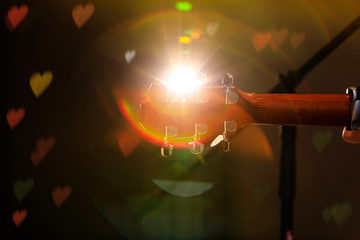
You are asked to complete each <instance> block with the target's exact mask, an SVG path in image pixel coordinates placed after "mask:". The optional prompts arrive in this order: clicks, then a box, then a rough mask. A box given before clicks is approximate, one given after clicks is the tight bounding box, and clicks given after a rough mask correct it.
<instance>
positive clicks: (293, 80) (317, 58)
mask: <svg viewBox="0 0 360 240" xmlns="http://www.w3.org/2000/svg"><path fill="white" fill-rule="evenodd" d="M359 27H360V16H358V17H357V18H356V19H355V20H354V21H353V22H352V23H350V24H349V25H348V26H347V27H346V28H345V29H344V30H343V31H341V32H340V33H339V34H338V35H337V36H335V38H333V39H332V40H331V41H330V42H329V43H328V44H327V45H325V46H324V47H323V48H322V49H320V50H319V51H318V52H317V53H316V54H315V55H314V56H312V57H311V58H310V59H309V60H308V61H307V62H306V63H305V64H304V65H302V66H301V67H300V68H299V69H298V70H297V71H289V72H288V73H287V74H286V75H284V74H281V73H280V74H279V76H278V78H279V81H280V82H279V83H278V84H277V85H276V86H275V87H274V88H272V89H271V90H270V91H269V92H270V93H295V88H296V87H297V86H298V85H299V84H300V83H301V81H302V80H303V78H304V77H305V76H306V74H307V73H309V72H310V71H311V70H312V69H313V68H314V67H315V66H316V65H318V64H319V63H320V62H321V61H322V60H323V59H324V58H325V57H327V56H328V55H329V54H330V53H331V52H333V51H334V50H335V49H336V48H337V47H338V46H339V45H340V44H342V43H343V42H344V41H345V40H346V39H347V38H348V37H349V36H351V35H352V34H353V33H354V32H355V31H356V30H357V29H358V28H359ZM281 140H282V146H281V148H282V149H281V156H280V179H279V196H280V198H281V227H280V228H281V232H280V236H281V237H280V239H281V240H292V239H293V238H292V236H293V203H294V198H295V174H296V169H295V142H296V127H295V126H282V131H281Z"/></svg>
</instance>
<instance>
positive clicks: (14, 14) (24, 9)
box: [5, 4, 29, 31]
mask: <svg viewBox="0 0 360 240" xmlns="http://www.w3.org/2000/svg"><path fill="white" fill-rule="evenodd" d="M28 11H29V8H28V6H27V5H26V4H22V5H21V6H20V7H17V6H11V7H10V8H9V11H8V12H7V14H6V15H5V24H6V26H7V27H8V29H9V30H10V31H13V30H15V29H16V28H17V27H18V26H19V25H20V23H21V22H22V21H23V20H24V18H25V17H26V15H27V14H28Z"/></svg>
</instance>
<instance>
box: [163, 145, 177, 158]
mask: <svg viewBox="0 0 360 240" xmlns="http://www.w3.org/2000/svg"><path fill="white" fill-rule="evenodd" d="M173 148H174V146H173V145H172V144H169V143H165V144H164V145H162V147H161V156H163V157H170V156H171V154H172V152H173Z"/></svg>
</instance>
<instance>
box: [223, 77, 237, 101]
mask: <svg viewBox="0 0 360 240" xmlns="http://www.w3.org/2000/svg"><path fill="white" fill-rule="evenodd" d="M221 82H222V84H223V85H224V86H225V104H234V103H236V102H237V101H238V100H239V96H238V94H237V93H236V92H233V91H230V87H231V86H232V85H233V84H234V77H233V75H232V74H231V73H226V74H225V75H224V76H223V78H222V80H221Z"/></svg>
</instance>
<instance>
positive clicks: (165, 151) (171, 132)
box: [161, 126, 178, 157]
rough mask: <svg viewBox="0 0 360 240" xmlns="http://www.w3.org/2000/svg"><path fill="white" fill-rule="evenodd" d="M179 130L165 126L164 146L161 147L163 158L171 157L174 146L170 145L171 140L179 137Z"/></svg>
mask: <svg viewBox="0 0 360 240" xmlns="http://www.w3.org/2000/svg"><path fill="white" fill-rule="evenodd" d="M177 132H178V128H177V127H176V126H165V136H164V144H163V145H162V147H161V156H163V157H170V156H171V154H172V152H173V148H174V146H173V145H172V144H169V143H168V140H169V138H171V137H175V136H176V135H177Z"/></svg>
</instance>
